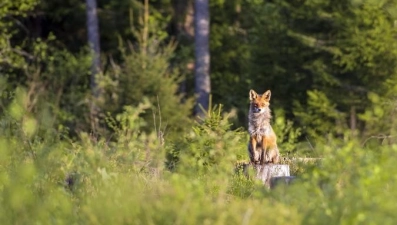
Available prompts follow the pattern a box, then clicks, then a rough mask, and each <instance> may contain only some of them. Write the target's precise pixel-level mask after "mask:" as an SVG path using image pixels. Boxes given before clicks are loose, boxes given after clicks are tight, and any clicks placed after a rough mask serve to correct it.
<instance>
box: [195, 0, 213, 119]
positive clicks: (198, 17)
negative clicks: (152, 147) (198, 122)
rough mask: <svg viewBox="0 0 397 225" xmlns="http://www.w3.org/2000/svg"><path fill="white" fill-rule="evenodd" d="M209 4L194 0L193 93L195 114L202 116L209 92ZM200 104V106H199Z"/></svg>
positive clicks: (203, 0) (204, 0)
mask: <svg viewBox="0 0 397 225" xmlns="http://www.w3.org/2000/svg"><path fill="white" fill-rule="evenodd" d="M209 19H210V18H209V5H208V0H195V13H194V28H195V29H194V42H195V60H196V61H195V68H194V73H195V94H196V97H197V102H196V103H197V104H196V107H195V115H196V116H200V117H203V116H205V113H204V112H203V110H202V109H201V107H202V108H203V109H204V110H205V111H207V110H208V106H209V97H210V92H211V84H210V74H209V72H210V53H209V33H210V21H209ZM200 105H201V107H200Z"/></svg>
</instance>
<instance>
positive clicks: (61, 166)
mask: <svg viewBox="0 0 397 225" xmlns="http://www.w3.org/2000/svg"><path fill="white" fill-rule="evenodd" d="M23 99H24V98H23V92H21V93H20V96H19V97H18V96H17V97H16V98H15V100H14V103H12V104H11V107H10V108H9V110H8V111H6V112H4V114H2V115H1V118H0V204H1V205H0V206H1V207H0V221H1V223H2V224H393V223H394V222H395V221H396V219H397V216H396V214H395V213H394V211H395V209H396V206H395V202H396V200H397V197H396V195H394V193H393V192H394V190H395V189H396V188H397V182H396V181H397V179H396V178H397V177H396V176H397V175H396V174H397V173H396V172H397V171H396V170H397V169H396V167H395V160H394V159H395V157H396V155H397V146H396V145H388V146H377V148H376V149H367V148H363V147H361V146H360V145H359V144H358V143H357V142H355V141H354V140H352V141H348V142H346V141H344V142H341V141H339V140H334V141H332V142H331V144H329V145H327V146H317V147H316V148H317V149H316V150H317V151H318V152H320V154H321V155H322V157H323V159H322V160H321V162H320V163H318V164H315V165H314V166H313V165H310V166H306V165H304V164H303V165H299V166H300V167H303V170H302V171H304V172H301V173H299V174H295V175H297V176H298V178H299V179H298V180H297V181H296V182H295V183H294V184H292V185H291V186H278V187H277V188H276V189H274V190H271V191H270V190H268V189H267V188H265V187H264V186H263V185H262V184H261V183H260V182H257V181H255V180H252V179H247V178H246V177H245V176H244V175H242V174H241V173H239V172H238V171H236V170H235V165H236V162H238V161H239V160H243V159H245V157H246V156H245V154H246V140H247V136H246V134H245V132H244V131H241V130H240V131H232V130H230V124H229V123H228V122H227V117H225V115H223V113H222V110H221V108H215V109H213V110H212V111H211V112H210V113H209V115H208V118H207V120H205V121H203V122H200V123H197V124H196V125H195V126H194V127H192V129H191V130H190V131H189V132H187V133H186V134H185V135H183V136H181V137H180V138H179V139H177V140H167V139H166V140H165V144H164V145H162V144H161V142H159V140H158V136H157V135H156V134H155V133H144V132H142V131H141V130H140V127H141V126H142V125H143V123H144V122H145V121H142V120H141V119H140V117H139V115H140V114H141V113H144V111H145V109H146V108H147V107H149V105H148V103H144V104H141V105H139V106H138V107H135V108H132V107H127V108H125V110H124V112H123V113H121V114H119V115H118V116H117V117H116V118H113V119H112V118H109V120H108V123H109V124H110V125H111V127H113V129H114V132H113V134H114V135H113V136H112V137H101V138H97V137H92V136H91V135H89V134H86V133H81V134H80V138H79V140H69V139H68V138H66V137H67V136H65V135H64V134H63V133H62V132H60V131H59V130H56V129H50V128H49V127H47V125H46V124H47V123H44V122H43V121H42V118H43V117H36V116H35V115H29V114H28V113H26V112H25V111H24V110H23V104H22V103H23ZM37 118H41V119H37ZM47 119H48V118H47Z"/></svg>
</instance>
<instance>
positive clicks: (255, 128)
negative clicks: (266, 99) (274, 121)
mask: <svg viewBox="0 0 397 225" xmlns="http://www.w3.org/2000/svg"><path fill="white" fill-rule="evenodd" d="M268 111H269V112H268V113H263V114H255V113H253V112H251V110H250V113H249V116H248V121H249V122H248V133H249V135H250V136H251V137H253V138H255V139H256V141H257V142H262V138H263V137H266V136H270V135H271V134H272V133H273V130H272V127H271V125H270V118H271V116H270V110H268Z"/></svg>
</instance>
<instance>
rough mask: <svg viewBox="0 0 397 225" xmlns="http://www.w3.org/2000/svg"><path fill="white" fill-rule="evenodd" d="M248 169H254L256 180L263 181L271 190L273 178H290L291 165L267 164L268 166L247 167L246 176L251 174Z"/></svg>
mask: <svg viewBox="0 0 397 225" xmlns="http://www.w3.org/2000/svg"><path fill="white" fill-rule="evenodd" d="M248 168H253V169H254V171H255V178H256V179H259V180H261V181H262V183H263V184H264V185H265V186H266V187H268V188H270V182H271V181H270V180H271V178H272V177H284V176H288V177H289V176H290V170H289V165H284V164H266V165H254V166H250V165H249V164H247V165H245V168H244V171H245V174H247V175H248V174H250V173H247V172H248Z"/></svg>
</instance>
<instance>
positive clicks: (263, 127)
mask: <svg viewBox="0 0 397 225" xmlns="http://www.w3.org/2000/svg"><path fill="white" fill-rule="evenodd" d="M270 96H271V92H270V90H268V91H266V92H265V93H263V94H262V95H258V94H257V93H256V92H255V91H254V90H250V92H249V97H250V108H249V113H248V133H249V135H250V140H249V143H248V153H249V157H250V161H251V163H252V164H260V165H263V164H266V163H278V162H279V161H280V153H279V150H278V147H277V137H276V134H275V133H274V131H273V128H272V126H271V125H270V118H271V114H270V108H269V105H270Z"/></svg>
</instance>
